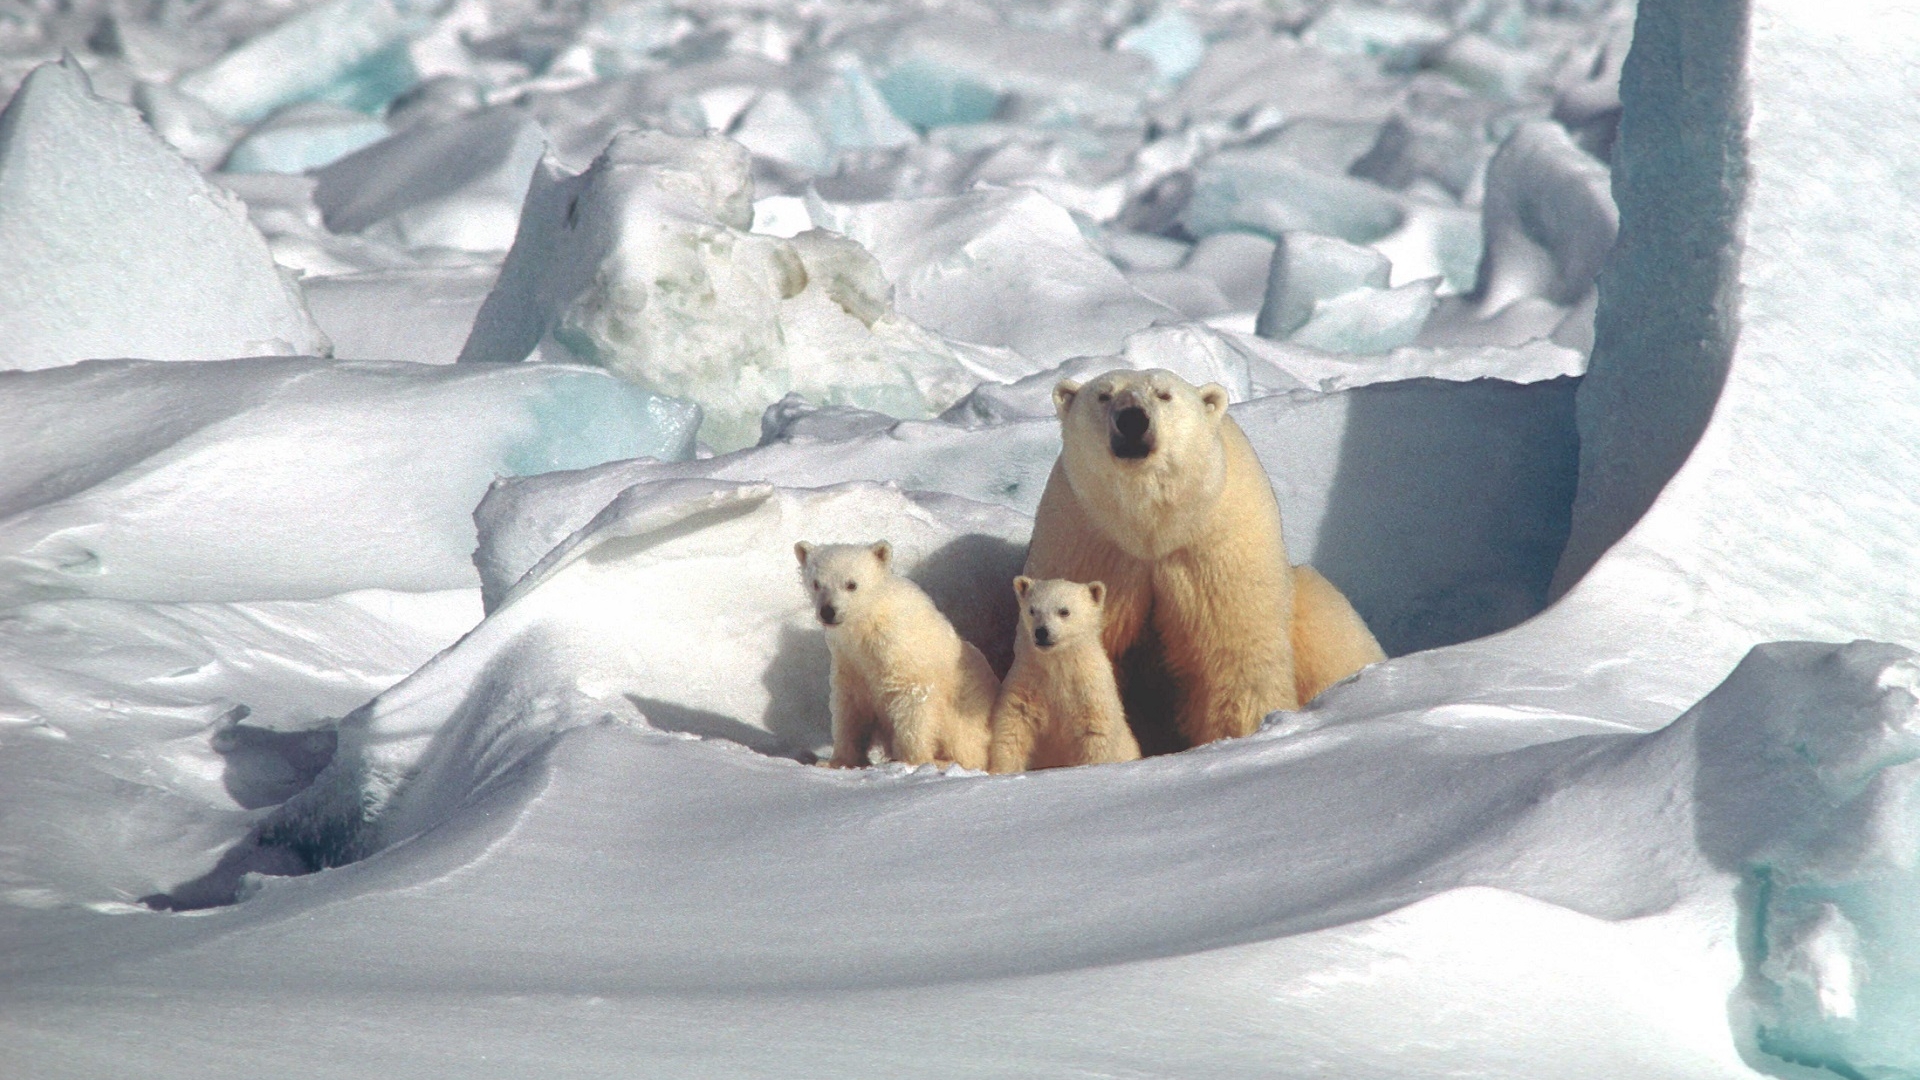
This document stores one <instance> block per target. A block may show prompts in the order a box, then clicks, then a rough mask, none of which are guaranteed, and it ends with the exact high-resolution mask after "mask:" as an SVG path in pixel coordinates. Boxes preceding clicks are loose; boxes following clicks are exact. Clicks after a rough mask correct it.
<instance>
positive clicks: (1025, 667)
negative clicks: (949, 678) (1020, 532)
mask: <svg viewBox="0 0 1920 1080" xmlns="http://www.w3.org/2000/svg"><path fill="white" fill-rule="evenodd" d="M1013 591H1014V594H1015V595H1016V596H1018V597H1019V598H1020V636H1019V638H1018V639H1017V640H1016V642H1015V643H1014V647H1013V670H1011V671H1009V672H1007V681H1006V682H1005V683H1003V684H1002V685H1001V687H1000V699H999V700H998V701H996V702H995V703H994V706H993V750H992V753H991V755H990V757H989V765H988V767H989V768H990V769H991V770H992V771H993V772H997V773H1005V772H1019V771H1021V770H1022V769H1051V768H1054V767H1056V766H1062V765H1098V764H1103V763H1106V762H1112V761H1132V760H1133V759H1135V758H1137V757H1139V756H1140V744H1139V743H1138V742H1135V741H1134V738H1133V730H1132V729H1131V728H1129V727H1128V726H1127V717H1126V713H1125V711H1124V710H1123V709H1122V708H1121V707H1120V688H1119V686H1118V685H1117V684H1116V683H1115V682H1114V679H1113V661H1111V660H1109V659H1107V651H1106V649H1105V648H1103V647H1102V646H1101V644H1100V628H1101V622H1102V616H1103V614H1104V604H1105V601H1106V594H1107V587H1106V585H1105V584H1104V583H1102V582H1098V581H1095V582H1090V583H1088V584H1086V585H1081V584H1078V583H1076V582H1072V581H1034V580H1032V579H1031V578H1026V577H1017V578H1014V579H1013ZM1042 641H1045V644H1041V642H1042Z"/></svg>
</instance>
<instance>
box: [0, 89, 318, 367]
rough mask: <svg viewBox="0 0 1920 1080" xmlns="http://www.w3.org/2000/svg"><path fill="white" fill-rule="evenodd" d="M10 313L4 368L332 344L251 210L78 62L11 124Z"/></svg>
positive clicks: (5, 280)
mask: <svg viewBox="0 0 1920 1080" xmlns="http://www.w3.org/2000/svg"><path fill="white" fill-rule="evenodd" d="M136 237H137V238H138V242H137V243H135V242H130V239H129V238H136ZM0 311H4V312H5V313H6V317H5V318H4V319H0V369H25V370H33V369H37V368H47V367H55V366H58V365H60V364H70V363H73V362H74V361H76V360H87V359H93V358H112V357H140V358H143V359H152V360H223V359H227V358H229V357H235V356H258V355H287V354H297V353H318V354H325V353H326V352H327V351H328V348H329V346H328V342H327V338H326V335H324V334H322V333H321V332H320V330H319V328H318V327H316V326H315V325H314V324H313V320H312V319H311V318H310V317H309V316H308V315H307V311H306V308H305V306H304V305H303V304H302V303H301V300H300V292H299V289H298V287H297V286H295V285H294V284H293V283H292V282H291V281H289V280H287V279H286V278H285V277H283V276H282V274H281V272H280V270H279V269H278V268H276V267H275V266H274V263H273V256H272V255H271V254H270V253H269V252H268V251H267V245H266V243H265V242H264V241H263V240H262V239H261V237H260V234H259V233H258V232H256V231H255V230H254V228H253V227H252V226H251V225H249V224H248V223H247V220H246V212H245V210H244V209H243V208H242V207H241V206H240V204H239V202H238V201H237V200H235V199H234V198H233V197H232V196H230V195H228V194H227V193H226V192H224V191H221V190H220V189H218V188H215V187H213V186H212V185H210V184H208V183H207V182H206V181H205V180H203V179H202V178H201V177H200V175H199V174H198V173H196V172H195V171H194V170H193V167H192V166H190V165H188V164H187V163H186V162H185V161H182V160H181V159H180V156H179V155H178V154H176V153H175V152H174V151H173V150H171V149H169V148H168V147H167V146H166V145H165V144H163V143H162V142H161V141H160V140H159V139H158V138H157V137H155V135H154V133H153V131H152V129H150V128H148V127H147V126H146V125H145V124H144V123H142V122H141V120H140V118H139V116H137V115H136V114H135V113H134V112H133V110H131V109H129V108H127V107H126V106H124V105H118V104H114V103H112V102H108V101H103V100H101V99H100V98H97V97H95V96H94V95H93V92H92V90H91V89H90V88H89V86H88V83H87V77H86V75H85V74H84V73H83V72H82V71H81V70H80V67H79V65H78V64H77V63H73V62H70V61H69V62H62V63H59V64H46V65H42V66H41V67H38V68H36V69H34V72H33V74H31V75H29V76H28V77H27V80H26V81H25V82H24V83H22V84H21V86H20V89H19V91H18V92H16V93H15V94H14V96H13V99H12V100H11V101H10V102H8V104H7V107H6V111H5V112H3V113H0Z"/></svg>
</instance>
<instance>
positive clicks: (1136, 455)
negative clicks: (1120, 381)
mask: <svg viewBox="0 0 1920 1080" xmlns="http://www.w3.org/2000/svg"><path fill="white" fill-rule="evenodd" d="M1137 400H1139V399H1138V398H1135V397H1134V396H1133V395H1132V394H1131V393H1128V394H1125V395H1122V396H1120V397H1117V398H1115V399H1114V405H1115V406H1117V407H1116V408H1115V409H1114V411H1113V420H1112V428H1113V430H1112V433H1111V434H1109V435H1108V436H1107V445H1108V448H1109V449H1111V450H1112V451H1113V456H1114V457H1117V458H1124V459H1129V460H1138V459H1140V458H1143V457H1146V456H1147V455H1148V454H1151V453H1153V437H1152V435H1150V434H1149V433H1148V429H1149V428H1150V427H1152V426H1153V422H1152V420H1151V419H1149V418H1148V416H1147V410H1145V409H1143V408H1141V407H1140V406H1138V405H1135V404H1132V403H1133V402H1135V401H1137Z"/></svg>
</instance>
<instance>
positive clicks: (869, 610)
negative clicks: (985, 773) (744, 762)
mask: <svg viewBox="0 0 1920 1080" xmlns="http://www.w3.org/2000/svg"><path fill="white" fill-rule="evenodd" d="M793 553H794V555H795V557H797V558H798V559H799V560H800V575H801V578H802V580H803V581H804V582H805V584H806V588H807V592H808V594H809V595H810V596H811V598H812V600H813V610H814V614H815V615H817V616H819V618H820V623H821V625H822V626H824V627H826V631H827V652H828V654H829V656H830V658H831V670H832V674H831V682H830V684H829V694H828V701H829V705H830V707H831V709H832V713H833V758H832V760H831V761H830V762H829V764H831V765H833V766H835V767H837V768H843V769H850V768H859V767H860V766H863V765H865V764H867V749H868V747H869V746H871V745H872V744H873V742H874V740H875V739H876V738H878V739H879V740H880V743H881V745H882V747H883V748H884V749H885V750H886V752H887V756H888V757H890V758H892V759H893V760H895V761H900V762H905V763H907V764H910V765H924V764H926V763H928V762H942V763H944V762H953V763H956V764H959V765H963V766H965V767H967V768H969V769H985V768H986V767H987V744H988V742H989V741H990V740H991V738H992V732H991V729H990V728H989V727H988V722H989V717H990V716H991V714H992V712H993V701H994V697H995V694H996V693H997V692H998V690H999V688H1000V681H999V680H998V679H996V678H995V677H994V674H993V669H992V668H991V667H988V666H987V658H986V657H985V656H983V655H981V652H980V650H979V649H977V648H975V647H974V646H973V645H971V644H969V643H967V642H965V641H962V640H961V639H960V635H959V634H958V633H956V632H955V631H954V629H953V624H952V623H950V622H948V621H947V618H946V616H944V615H942V614H940V610H939V609H938V608H936V607H934V606H933V601H932V600H931V599H929V598H928V597H927V594H926V593H924V592H921V591H920V587H919V586H917V585H915V584H914V583H913V582H911V581H908V580H907V579H905V578H903V577H900V576H899V575H897V574H895V573H894V572H893V567H892V560H893V548H892V547H891V546H889V545H888V544H887V542H886V541H884V540H883V541H881V542H879V543H877V544H818V545H815V544H809V543H806V542H805V541H802V542H800V543H798V544H795V545H794V546H793Z"/></svg>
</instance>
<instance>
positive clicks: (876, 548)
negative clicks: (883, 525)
mask: <svg viewBox="0 0 1920 1080" xmlns="http://www.w3.org/2000/svg"><path fill="white" fill-rule="evenodd" d="M868 550H869V551H871V552H873V557H874V558H876V559H879V560H880V565H881V566H885V565H887V563H888V562H890V561H891V560H892V559H893V545H892V544H889V543H887V542H886V541H885V540H882V541H880V542H879V543H877V544H875V545H873V547H871V548H869V549H868Z"/></svg>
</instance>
